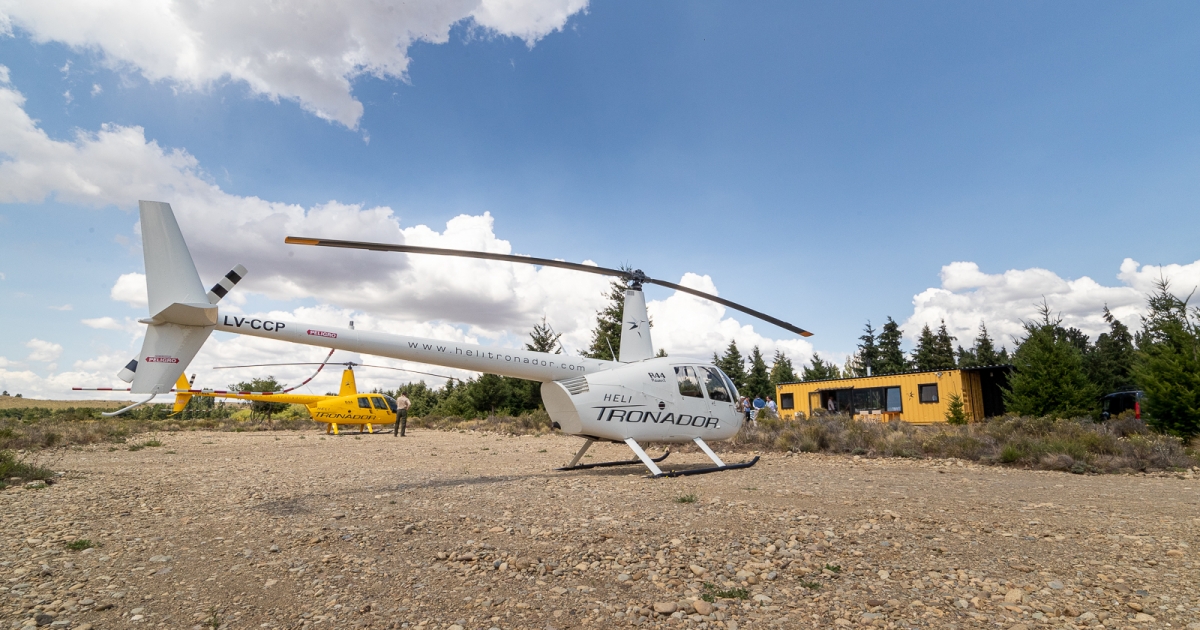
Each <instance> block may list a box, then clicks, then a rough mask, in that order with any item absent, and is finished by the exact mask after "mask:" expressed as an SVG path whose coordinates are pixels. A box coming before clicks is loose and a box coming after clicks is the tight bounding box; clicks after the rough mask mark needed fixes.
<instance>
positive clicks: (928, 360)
mask: <svg viewBox="0 0 1200 630" xmlns="http://www.w3.org/2000/svg"><path fill="white" fill-rule="evenodd" d="M936 343H937V342H936V341H935V340H934V338H933V331H932V330H930V329H929V324H925V326H924V327H922V328H921V336H919V337H917V347H915V348H913V351H912V364H913V366H914V367H915V368H916V369H917V370H918V371H920V372H927V371H929V370H933V369H935V368H934V367H933V365H934V362H935V360H936V353H937V351H936V350H935V349H934V347H933V346H934V344H936Z"/></svg>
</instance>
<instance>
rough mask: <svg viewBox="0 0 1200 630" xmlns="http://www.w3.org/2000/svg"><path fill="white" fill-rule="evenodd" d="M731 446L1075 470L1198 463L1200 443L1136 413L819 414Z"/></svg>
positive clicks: (743, 436) (748, 429)
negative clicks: (974, 418) (979, 418)
mask: <svg viewBox="0 0 1200 630" xmlns="http://www.w3.org/2000/svg"><path fill="white" fill-rule="evenodd" d="M733 441H734V444H736V445H740V446H743V447H751V448H757V449H763V450H775V451H797V452H826V453H849V454H854V455H862V456H866V457H913V458H925V457H938V458H956V459H963V460H971V461H977V462H982V463H989V464H1001V465H1012V466H1020V467H1024V468H1037V469H1046V470H1064V471H1070V472H1074V473H1087V472H1098V473H1109V472H1136V471H1153V470H1178V469H1184V468H1189V467H1192V466H1197V465H1200V453H1198V449H1197V447H1198V446H1200V444H1198V443H1196V442H1193V443H1192V444H1191V445H1190V446H1189V445H1186V444H1184V442H1183V441H1182V440H1180V439H1179V438H1176V437H1172V436H1168V435H1162V434H1158V433H1154V432H1152V431H1150V430H1149V429H1148V428H1147V427H1146V424H1145V423H1144V422H1142V421H1141V420H1137V419H1134V418H1133V417H1131V415H1124V416H1121V417H1119V418H1114V419H1112V420H1109V421H1108V422H1093V421H1091V420H1090V419H1086V418H1081V419H1075V420H1058V419H1053V418H1025V417H1018V416H1004V417H999V418H991V419H989V420H987V421H984V422H978V423H973V424H969V425H965V426H952V425H933V426H914V425H910V424H907V423H904V422H891V423H882V422H877V421H864V420H854V419H852V418H850V417H848V416H845V415H840V414H838V415H821V416H815V417H813V418H805V419H801V420H796V421H783V420H778V419H766V420H763V421H760V422H759V423H757V424H756V425H747V426H745V427H743V428H742V430H741V431H740V432H739V433H738V435H737V436H736V437H735V438H734V440H733Z"/></svg>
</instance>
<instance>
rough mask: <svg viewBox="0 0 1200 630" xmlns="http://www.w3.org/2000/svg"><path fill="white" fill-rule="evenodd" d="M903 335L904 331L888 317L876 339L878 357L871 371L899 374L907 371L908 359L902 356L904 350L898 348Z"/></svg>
mask: <svg viewBox="0 0 1200 630" xmlns="http://www.w3.org/2000/svg"><path fill="white" fill-rule="evenodd" d="M903 337H904V331H902V330H900V325H899V324H897V323H896V322H895V321H894V320H893V319H892V318H891V317H888V318H887V323H885V324H884V325H883V329H882V330H881V331H880V333H879V337H878V339H877V348H878V350H879V358H878V364H877V365H874V366H872V369H871V371H872V372H873V373H875V374H900V373H901V372H907V371H908V360H907V359H905V358H904V351H903V350H901V349H900V342H901V340H902V339H903Z"/></svg>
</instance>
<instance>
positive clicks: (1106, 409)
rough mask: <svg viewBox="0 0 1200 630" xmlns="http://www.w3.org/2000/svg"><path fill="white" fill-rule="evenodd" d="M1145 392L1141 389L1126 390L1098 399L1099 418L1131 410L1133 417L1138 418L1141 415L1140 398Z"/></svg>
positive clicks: (1105, 418)
mask: <svg viewBox="0 0 1200 630" xmlns="http://www.w3.org/2000/svg"><path fill="white" fill-rule="evenodd" d="M1145 396H1146V395H1145V394H1144V393H1143V392H1142V391H1141V390H1130V391H1126V392H1114V393H1112V394H1109V395H1107V396H1105V397H1103V398H1101V399H1100V418H1101V419H1104V420H1108V419H1109V418H1111V417H1113V416H1115V415H1119V414H1120V413H1121V412H1123V411H1128V410H1130V409H1132V410H1133V417H1135V418H1138V419H1140V418H1141V417H1142V404H1141V400H1142V398H1145Z"/></svg>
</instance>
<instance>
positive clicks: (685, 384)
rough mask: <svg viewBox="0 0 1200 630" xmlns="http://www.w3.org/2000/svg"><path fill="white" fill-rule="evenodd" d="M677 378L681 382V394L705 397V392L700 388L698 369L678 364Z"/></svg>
mask: <svg viewBox="0 0 1200 630" xmlns="http://www.w3.org/2000/svg"><path fill="white" fill-rule="evenodd" d="M675 380H676V381H678V383H679V394H680V395H681V396H689V397H691V398H704V392H703V390H701V389H700V379H699V378H697V377H696V371H695V370H693V369H692V368H691V367H689V366H686V365H680V366H676V368H675Z"/></svg>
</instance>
